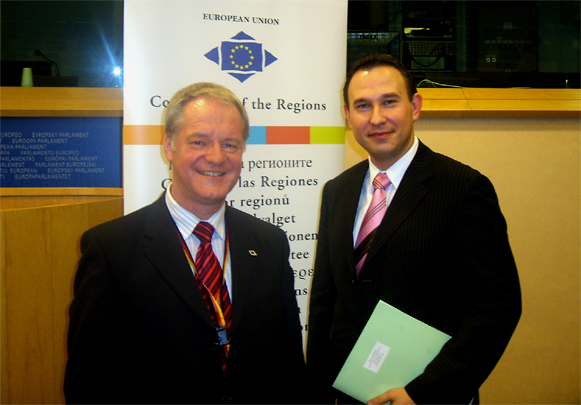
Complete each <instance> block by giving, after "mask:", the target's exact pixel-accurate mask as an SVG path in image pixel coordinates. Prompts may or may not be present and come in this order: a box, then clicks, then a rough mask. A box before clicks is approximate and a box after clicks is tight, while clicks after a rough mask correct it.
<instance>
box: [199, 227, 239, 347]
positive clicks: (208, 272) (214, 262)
mask: <svg viewBox="0 0 581 405" xmlns="http://www.w3.org/2000/svg"><path fill="white" fill-rule="evenodd" d="M213 233H214V227H213V226H212V224H210V223H208V222H199V223H198V225H197V226H196V228H195V229H194V235H196V237H197V238H198V239H199V240H200V246H199V247H198V252H197V254H196V262H195V263H194V265H195V267H196V271H197V272H198V274H199V276H200V280H201V282H202V283H203V285H204V286H205V288H206V290H207V292H208V293H209V294H211V297H210V298H211V302H212V308H213V309H214V311H213V312H214V313H213V315H214V320H215V321H216V324H217V327H218V328H219V329H220V328H225V331H226V332H227V334H228V337H229V336H230V330H231V326H232V303H231V302H230V295H229V294H228V287H227V286H226V283H225V282H224V273H223V271H222V267H221V266H220V262H219V261H218V258H217V257H216V255H215V254H214V251H213V250H212V234H213ZM225 249H228V246H225ZM224 264H226V263H224ZM228 349H229V345H224V350H225V353H226V355H228Z"/></svg>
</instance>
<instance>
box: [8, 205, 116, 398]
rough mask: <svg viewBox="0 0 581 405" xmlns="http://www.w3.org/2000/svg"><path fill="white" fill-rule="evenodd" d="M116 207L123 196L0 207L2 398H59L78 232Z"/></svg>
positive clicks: (110, 215) (113, 213)
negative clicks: (23, 206)
mask: <svg viewBox="0 0 581 405" xmlns="http://www.w3.org/2000/svg"><path fill="white" fill-rule="evenodd" d="M121 215H123V200H122V198H113V199H112V198H108V199H102V200H101V201H93V202H84V203H77V204H67V205H53V206H47V207H37V208H28V209H11V210H5V211H2V212H1V213H0V216H1V217H0V221H1V245H2V259H1V260H2V261H1V264H2V391H1V402H2V403H10V404H39V403H43V404H58V403H64V395H63V393H62V385H63V381H64V367H65V364H66V332H67V328H68V307H69V305H70V302H71V300H72V286H73V277H74V274H75V272H76V265H77V261H78V259H79V257H80V249H79V242H80V237H81V234H82V233H83V232H84V231H85V230H87V229H88V228H90V227H92V226H94V225H97V224H98V223H101V222H104V221H106V220H109V219H113V218H116V217H119V216H121Z"/></svg>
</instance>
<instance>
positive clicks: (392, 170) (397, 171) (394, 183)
mask: <svg viewBox="0 0 581 405" xmlns="http://www.w3.org/2000/svg"><path fill="white" fill-rule="evenodd" d="M419 144H420V142H419V140H418V138H416V137H415V136H414V143H413V144H412V147H411V148H410V150H408V151H407V152H406V153H405V155H403V156H402V157H401V158H399V160H398V161H397V162H395V163H394V164H393V165H391V166H390V167H389V168H388V169H387V170H383V171H382V170H379V169H378V168H377V166H375V165H374V164H373V163H372V162H371V158H368V160H369V170H368V171H367V174H366V175H365V179H364V180H363V187H362V188H361V195H360V196H359V205H358V208H357V215H356V216H355V226H354V227H353V246H355V242H356V241H357V235H358V234H359V230H360V229H361V223H362V222H363V217H365V213H366V212H367V209H368V208H369V205H370V204H371V199H372V198H373V191H374V188H373V179H374V178H375V176H377V174H378V173H380V172H382V173H385V174H387V177H389V180H391V184H390V185H389V187H388V188H387V189H386V190H385V198H386V203H387V207H389V204H390V203H391V200H392V199H393V196H394V195H395V192H396V191H397V188H398V187H399V185H400V184H401V180H402V179H403V175H404V174H405V172H406V170H407V169H408V167H409V165H410V163H411V162H412V160H413V159H414V156H416V152H417V151H418V146H419Z"/></svg>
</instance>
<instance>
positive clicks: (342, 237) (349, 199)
mask: <svg viewBox="0 0 581 405" xmlns="http://www.w3.org/2000/svg"><path fill="white" fill-rule="evenodd" d="M368 170H369V162H368V160H364V161H362V162H360V163H359V164H357V165H356V166H354V167H353V169H352V170H351V171H350V172H349V173H348V177H347V178H346V179H345V181H344V182H343V185H342V187H343V190H341V191H340V193H338V194H337V195H338V196H340V201H337V202H336V203H337V204H339V209H338V210H337V214H338V215H337V227H338V228H337V232H335V235H334V236H333V238H337V239H336V240H335V242H334V243H333V244H334V245H335V247H337V251H336V252H337V253H338V262H339V263H344V264H345V267H346V268H347V269H349V272H350V273H351V276H355V255H354V254H353V246H354V244H355V241H354V240H353V227H354V226H355V217H356V215H357V207H358V206H359V197H360V195H361V188H362V187H363V181H364V180H365V175H366V174H367V172H368Z"/></svg>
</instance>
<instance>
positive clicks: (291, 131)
mask: <svg viewBox="0 0 581 405" xmlns="http://www.w3.org/2000/svg"><path fill="white" fill-rule="evenodd" d="M163 136H164V128H163V125H124V126H123V145H161V144H162V142H163ZM246 143H247V144H248V145H305V144H342V143H345V127H276V126H270V127H250V136H249V137H248V140H247V141H246Z"/></svg>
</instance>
